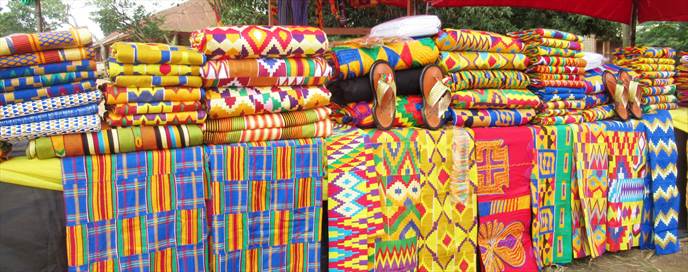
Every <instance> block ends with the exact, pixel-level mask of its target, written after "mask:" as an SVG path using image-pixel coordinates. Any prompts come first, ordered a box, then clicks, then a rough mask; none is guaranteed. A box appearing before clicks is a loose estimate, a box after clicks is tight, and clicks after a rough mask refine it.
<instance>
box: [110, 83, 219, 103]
mask: <svg viewBox="0 0 688 272" xmlns="http://www.w3.org/2000/svg"><path fill="white" fill-rule="evenodd" d="M103 94H104V95H105V104H106V105H115V104H125V103H147V102H161V101H200V100H201V99H203V97H205V89H203V88H187V87H152V88H127V87H117V86H114V85H112V84H107V85H105V90H104V91H103Z"/></svg>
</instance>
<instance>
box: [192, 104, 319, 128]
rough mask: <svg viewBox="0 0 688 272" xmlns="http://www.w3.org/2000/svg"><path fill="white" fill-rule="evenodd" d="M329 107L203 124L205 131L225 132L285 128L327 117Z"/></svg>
mask: <svg viewBox="0 0 688 272" xmlns="http://www.w3.org/2000/svg"><path fill="white" fill-rule="evenodd" d="M331 112H332V111H331V110H330V109H329V108H325V107H322V108H315V109H310V110H304V111H291V112H284V113H267V114H258V115H246V116H237V117H232V118H223V119H214V120H207V121H206V122H205V124H204V125H203V130H204V131H206V132H225V131H238V130H253V129H267V128H286V127H295V126H302V125H306V124H311V123H316V122H318V121H323V120H325V119H328V117H329V116H330V113H331Z"/></svg>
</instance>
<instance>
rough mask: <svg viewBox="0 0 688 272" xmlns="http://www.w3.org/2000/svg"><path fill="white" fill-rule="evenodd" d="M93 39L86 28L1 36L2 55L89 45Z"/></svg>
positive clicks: (0, 49) (0, 51)
mask: <svg viewBox="0 0 688 272" xmlns="http://www.w3.org/2000/svg"><path fill="white" fill-rule="evenodd" d="M92 41H93V39H92V37H91V32H90V31H88V29H86V28H73V29H70V30H64V31H52V32H42V33H31V34H12V35H9V36H6V37H2V38H0V56H7V55H14V54H22V53H29V52H36V51H46V50H51V49H62V48H74V47H83V46H87V45H89V44H90V43H91V42H92Z"/></svg>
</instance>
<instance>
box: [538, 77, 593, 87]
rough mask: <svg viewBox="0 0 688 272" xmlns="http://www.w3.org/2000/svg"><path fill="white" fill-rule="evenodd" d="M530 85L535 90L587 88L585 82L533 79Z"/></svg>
mask: <svg viewBox="0 0 688 272" xmlns="http://www.w3.org/2000/svg"><path fill="white" fill-rule="evenodd" d="M530 85H531V86H532V87H535V88H543V87H564V88H585V81H583V80H539V79H532V80H531V81H530Z"/></svg>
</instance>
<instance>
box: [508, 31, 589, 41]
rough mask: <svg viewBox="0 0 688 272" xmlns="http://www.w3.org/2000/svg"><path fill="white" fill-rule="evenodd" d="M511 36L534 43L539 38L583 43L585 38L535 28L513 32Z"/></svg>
mask: <svg viewBox="0 0 688 272" xmlns="http://www.w3.org/2000/svg"><path fill="white" fill-rule="evenodd" d="M509 35H511V36H518V37H520V38H521V39H523V40H525V41H528V42H530V41H533V40H536V39H539V38H550V39H559V40H566V41H576V42H582V41H583V37H582V36H578V35H576V34H573V33H569V32H564V31H560V30H554V29H546V28H534V29H528V30H523V31H517V32H512V33H509Z"/></svg>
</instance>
